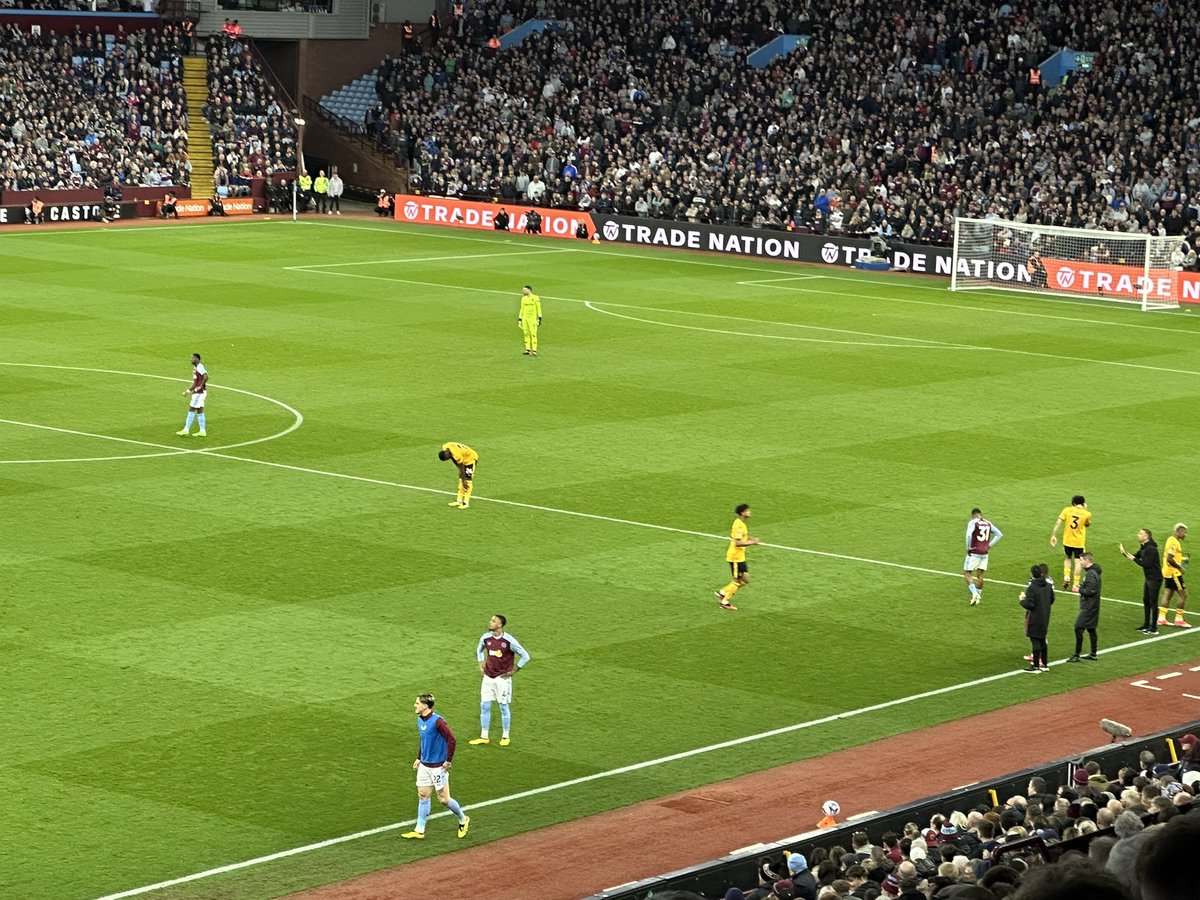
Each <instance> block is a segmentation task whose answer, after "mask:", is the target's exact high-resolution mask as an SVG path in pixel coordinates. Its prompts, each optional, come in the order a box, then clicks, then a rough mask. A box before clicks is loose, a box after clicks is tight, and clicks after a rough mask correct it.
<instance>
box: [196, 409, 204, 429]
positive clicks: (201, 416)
mask: <svg viewBox="0 0 1200 900" xmlns="http://www.w3.org/2000/svg"><path fill="white" fill-rule="evenodd" d="M196 419H197V421H199V423H200V430H201V431H203V430H204V413H200V415H198V416H197V417H196Z"/></svg>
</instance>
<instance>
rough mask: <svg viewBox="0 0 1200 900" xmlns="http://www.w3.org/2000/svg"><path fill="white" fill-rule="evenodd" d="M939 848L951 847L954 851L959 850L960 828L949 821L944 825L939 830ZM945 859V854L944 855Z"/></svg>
mask: <svg viewBox="0 0 1200 900" xmlns="http://www.w3.org/2000/svg"><path fill="white" fill-rule="evenodd" d="M938 846H939V848H943V849H944V848H946V847H950V848H951V849H952V850H957V849H958V826H957V825H955V824H954V823H953V822H951V821H950V820H949V819H947V820H946V821H945V822H943V823H942V827H941V828H940V829H939V830H938ZM942 856H943V858H945V854H944V853H943V854H942Z"/></svg>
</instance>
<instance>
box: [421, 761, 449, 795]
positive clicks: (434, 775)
mask: <svg viewBox="0 0 1200 900" xmlns="http://www.w3.org/2000/svg"><path fill="white" fill-rule="evenodd" d="M449 786H450V773H449V772H448V771H446V767H445V766H427V765H425V764H424V763H421V764H420V765H418V766H417V787H431V788H433V789H434V790H438V791H440V790H441V789H442V788H444V787H449Z"/></svg>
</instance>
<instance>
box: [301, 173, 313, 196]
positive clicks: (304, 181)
mask: <svg viewBox="0 0 1200 900" xmlns="http://www.w3.org/2000/svg"><path fill="white" fill-rule="evenodd" d="M312 186H313V185H312V176H311V175H301V176H300V190H302V191H304V192H305V193H307V192H308V191H311V190H312Z"/></svg>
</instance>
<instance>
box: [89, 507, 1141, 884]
mask: <svg viewBox="0 0 1200 900" xmlns="http://www.w3.org/2000/svg"><path fill="white" fill-rule="evenodd" d="M518 505H520V504H518ZM599 518H604V517H603V516H601V517H599ZM632 524H639V523H632ZM667 530H669V531H675V530H676V529H667ZM685 533H687V534H700V535H701V536H703V537H712V535H704V534H703V533H702V532H685ZM721 539H722V540H725V538H724V537H722V538H721ZM1139 643H1144V642H1143V641H1135V642H1133V643H1129V644H1124V645H1121V646H1118V647H1109V648H1107V649H1105V650H1101V651H1100V652H1101V653H1102V654H1103V653H1114V652H1116V651H1118V650H1124V649H1126V648H1128V647H1133V646H1137V644H1139ZM1064 664H1065V661H1063V660H1059V661H1057V662H1053V663H1051V664H1050V665H1052V666H1059V665H1064ZM1023 672H1024V670H1023V669H1013V670H1011V671H1008V672H999V673H997V674H995V675H985V676H984V677H982V678H975V679H973V680H971V681H964V682H961V683H959V684H952V685H947V686H946V687H940V688H933V689H932V690H928V691H922V692H921V693H919V694H910V695H908V696H907V697H898V698H896V699H895V700H885V701H883V702H882V703H874V704H872V705H870V706H861V707H859V708H858V709H851V710H847V711H845V712H837V713H831V714H830V715H828V716H822V717H821V718H819V719H809V720H808V721H806V722H797V723H795V724H793V725H784V726H782V727H780V728H772V729H770V730H769V731H760V732H758V733H757V734H749V735H745V736H744V737H739V738H732V739H730V740H728V741H721V742H720V743H716V744H709V745H708V746H706V747H695V748H693V749H691V750H682V751H680V752H679V753H671V754H668V755H667V756H660V757H657V758H655V759H649V760H645V761H643V762H638V763H631V764H630V765H627V766H619V767H618V768H615V769H608V770H606V771H604V772H594V773H592V774H591V775H583V776H581V777H579V778H571V779H569V780H567V781H559V782H556V783H554V784H547V785H543V786H542V787H538V788H531V789H530V790H527V791H520V792H518V793H515V794H507V795H505V796H502V797H493V798H491V799H490V800H483V801H480V802H479V803H472V804H470V806H468V807H465V808H466V809H469V810H477V809H485V808H487V807H489V806H500V805H502V804H505V803H512V802H514V801H517V800H524V799H526V798H529V797H537V796H539V795H541V794H548V793H552V792H554V791H562V790H565V789H567V788H572V787H576V786H578V785H581V784H588V783H589V782H593V781H600V780H602V779H605V778H613V777H616V776H618V775H626V774H628V773H630V772H639V771H642V770H643V769H649V768H654V767H656V766H662V765H666V764H667V763H672V762H678V761H679V760H682V759H689V758H691V757H694V756H701V755H703V754H705V753H713V752H715V751H718V750H728V749H730V748H732V747H740V746H743V745H745V744H750V743H755V742H757V741H762V740H766V739H768V738H773V737H779V736H781V735H785V734H793V733H795V732H797V731H804V730H807V729H809V728H816V727H818V726H821V725H828V724H830V723H832V722H841V721H844V720H846V719H854V718H857V717H859V716H864V715H867V714H868V713H873V712H879V711H880V710H885V709H891V708H893V707H897V706H903V705H906V704H909V703H915V702H917V701H919V700H928V699H929V698H931V697H939V696H942V695H944V694H952V693H956V692H958V691H962V690H967V689H969V688H973V687H979V686H980V685H985V684H991V683H993V682H996V681H1001V680H1003V679H1006V678H1011V677H1013V676H1014V675H1021V674H1022V673H1023ZM1135 683H1136V682H1135ZM1153 690H1162V689H1161V688H1154V689H1153ZM447 815H449V813H448V812H438V813H435V814H434V815H433V816H431V818H441V817H444V816H447ZM413 822H414V820H413V819H406V820H405V821H403V822H391V823H389V824H387V825H380V826H378V827H376V828H368V829H365V830H363V831H356V832H354V833H353V834H345V835H341V836H339V837H333V838H328V839H326V840H323V841H317V842H315V843H312V844H305V845H303V846H300V847H292V848H290V849H287V850H279V851H277V852H275V853H268V854H266V855H265V856H256V857H254V858H253V859H246V860H242V861H241V862H235V863H229V864H228V865H224V866H217V867H216V868H212V869H205V870H204V871H202V872H194V873H192V874H191V875H183V876H180V877H178V878H171V879H168V880H166V881H160V882H157V883H155V884H148V885H144V886H142V887H136V888H131V889H130V890H126V891H120V892H118V893H115V894H105V895H104V896H103V897H99V898H97V900H123V898H125V897H136V896H138V895H141V894H149V893H152V892H153V891H159V890H164V889H165V888H169V887H176V886H177V885H181V884H187V883H189V882H193V881H201V880H203V879H205V878H212V877H214V876H216V875H226V874H228V873H230V872H237V871H239V870H241V869H249V868H253V867H254V866H261V865H265V864H266V863H272V862H276V861H278V860H281V859H286V858H288V857H289V856H298V855H300V854H302V853H311V852H313V851H316V850H324V849H325V848H327V847H334V846H336V845H338V844H346V843H350V842H351V841H357V840H361V839H363V838H367V837H373V836H375V835H378V834H384V833H386V832H389V831H396V830H397V829H400V828H407V827H408V826H410V825H412V824H413Z"/></svg>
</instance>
